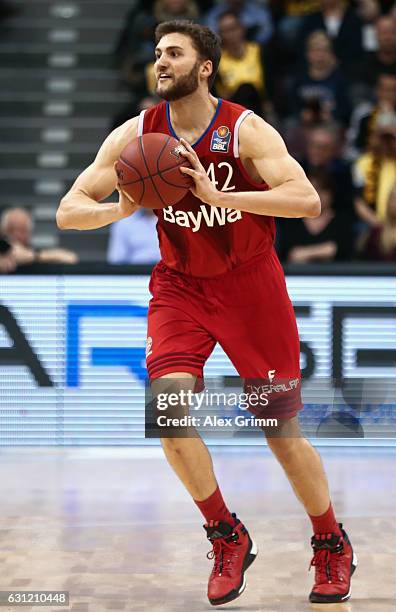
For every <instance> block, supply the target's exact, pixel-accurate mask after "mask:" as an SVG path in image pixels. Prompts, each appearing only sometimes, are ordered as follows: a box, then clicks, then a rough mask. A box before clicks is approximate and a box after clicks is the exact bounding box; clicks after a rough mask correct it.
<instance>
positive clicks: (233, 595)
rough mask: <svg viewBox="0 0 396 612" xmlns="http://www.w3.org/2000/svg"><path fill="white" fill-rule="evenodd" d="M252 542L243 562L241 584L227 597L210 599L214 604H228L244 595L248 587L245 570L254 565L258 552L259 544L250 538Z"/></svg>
mask: <svg viewBox="0 0 396 612" xmlns="http://www.w3.org/2000/svg"><path fill="white" fill-rule="evenodd" d="M250 542H251V546H250V549H249V552H248V554H247V555H246V557H245V560H244V562H243V573H242V583H241V585H240V586H239V588H238V589H233V590H232V591H230V592H229V593H227V595H226V596H225V597H221V598H220V599H209V601H210V603H211V604H212V606H221V605H222V604H226V603H229V602H230V601H234V599H237V597H239V596H240V595H242V593H243V591H244V590H245V589H246V584H247V583H246V576H245V572H246V570H247V569H248V567H250V566H251V565H252V563H253V561H254V560H255V558H256V557H257V553H258V548H257V544H256V543H255V542H254V541H253V540H252V539H250Z"/></svg>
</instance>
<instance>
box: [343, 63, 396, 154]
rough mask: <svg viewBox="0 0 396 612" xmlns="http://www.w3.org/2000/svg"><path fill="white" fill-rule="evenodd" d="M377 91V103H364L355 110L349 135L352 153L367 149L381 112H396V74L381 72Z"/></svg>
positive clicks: (359, 152)
mask: <svg viewBox="0 0 396 612" xmlns="http://www.w3.org/2000/svg"><path fill="white" fill-rule="evenodd" d="M375 93H376V102H375V103H373V104H370V103H369V102H365V103H362V104H361V105H359V106H358V107H357V108H356V109H355V111H354V112H353V115H352V118H351V127H350V130H349V136H348V139H349V142H350V146H351V147H352V155H355V156H356V155H359V154H361V153H362V151H364V150H365V149H367V146H368V142H369V140H370V134H371V132H372V130H373V127H374V126H375V122H376V118H377V116H378V114H379V113H381V112H389V111H390V112H396V74H380V75H379V77H378V80H377V85H376V88H375Z"/></svg>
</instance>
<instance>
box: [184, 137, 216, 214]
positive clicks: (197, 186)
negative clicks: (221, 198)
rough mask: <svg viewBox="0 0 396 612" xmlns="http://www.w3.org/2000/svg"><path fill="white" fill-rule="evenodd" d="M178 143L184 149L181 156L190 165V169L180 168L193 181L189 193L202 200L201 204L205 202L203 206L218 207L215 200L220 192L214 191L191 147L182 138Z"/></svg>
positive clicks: (214, 188)
mask: <svg viewBox="0 0 396 612" xmlns="http://www.w3.org/2000/svg"><path fill="white" fill-rule="evenodd" d="M180 142H181V144H182V145H183V146H184V148H185V149H186V151H185V152H183V151H182V155H184V156H185V157H186V158H187V159H188V161H189V162H190V164H191V165H192V168H185V167H181V168H180V171H181V172H183V174H188V175H189V176H191V178H192V179H193V181H194V186H193V187H191V188H190V189H191V192H192V193H193V194H194V195H195V197H196V198H199V199H200V200H202V202H205V204H210V205H211V206H218V204H217V199H218V195H219V193H220V192H219V191H218V189H216V187H215V186H214V185H213V183H212V181H211V180H210V178H209V177H208V175H207V174H206V171H205V168H204V167H203V165H202V164H201V162H200V161H199V157H198V155H197V154H196V152H195V151H194V149H193V148H192V146H191V145H190V144H189V143H188V142H187V141H186V140H184V138H180Z"/></svg>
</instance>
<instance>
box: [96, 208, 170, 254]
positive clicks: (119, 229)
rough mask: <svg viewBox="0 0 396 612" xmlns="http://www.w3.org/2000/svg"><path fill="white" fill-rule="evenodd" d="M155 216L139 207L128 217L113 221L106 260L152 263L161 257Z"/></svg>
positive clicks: (148, 210)
mask: <svg viewBox="0 0 396 612" xmlns="http://www.w3.org/2000/svg"><path fill="white" fill-rule="evenodd" d="M156 226H157V217H156V216H155V214H154V213H153V211H152V210H150V209H149V208H141V209H139V210H137V211H136V212H135V213H134V214H133V215H131V216H130V217H126V218H125V219H121V221H117V222H116V223H113V224H112V225H111V227H110V240H109V247H108V251H107V261H108V262H109V263H112V264H154V263H157V261H159V260H160V259H161V255H160V252H159V246H158V237H157V229H156Z"/></svg>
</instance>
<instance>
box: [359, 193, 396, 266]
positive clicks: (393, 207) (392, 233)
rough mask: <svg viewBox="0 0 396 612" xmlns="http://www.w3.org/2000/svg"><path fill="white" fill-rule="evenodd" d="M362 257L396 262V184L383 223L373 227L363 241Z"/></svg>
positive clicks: (369, 259) (370, 259)
mask: <svg viewBox="0 0 396 612" xmlns="http://www.w3.org/2000/svg"><path fill="white" fill-rule="evenodd" d="M360 257H361V259H365V260H368V261H394V262H396V186H395V187H393V189H392V191H391V193H390V196H389V200H388V205H387V208H386V216H385V219H384V221H383V223H382V224H381V225H380V226H378V227H372V228H371V230H370V232H369V233H368V234H367V235H366V236H365V238H364V240H363V241H362V244H361V247H360Z"/></svg>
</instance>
